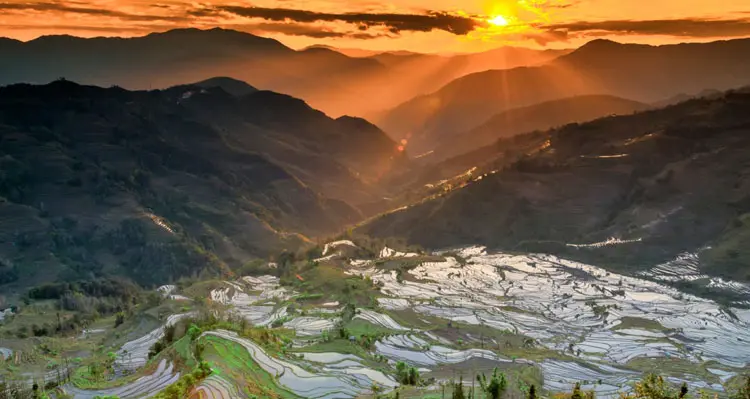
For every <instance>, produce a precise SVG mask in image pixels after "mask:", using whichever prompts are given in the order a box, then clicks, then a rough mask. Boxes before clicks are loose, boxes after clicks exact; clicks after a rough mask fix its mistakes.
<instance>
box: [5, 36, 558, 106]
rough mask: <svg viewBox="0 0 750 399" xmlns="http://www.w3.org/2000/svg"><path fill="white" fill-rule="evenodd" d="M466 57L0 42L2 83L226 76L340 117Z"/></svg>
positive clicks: (234, 43) (171, 41)
mask: <svg viewBox="0 0 750 399" xmlns="http://www.w3.org/2000/svg"><path fill="white" fill-rule="evenodd" d="M526 53H527V54H526V56H524V57H520V56H519V57H502V56H498V57H497V58H496V59H495V61H496V62H495V61H493V59H492V57H490V59H488V60H484V61H482V62H484V63H485V64H483V65H482V66H480V68H481V69H484V68H485V67H486V65H494V67H498V68H499V67H507V66H510V65H512V66H517V65H526V64H527V63H537V62H541V61H547V60H549V59H550V58H551V57H554V56H555V54H551V53H548V52H535V51H534V50H527V51H526ZM394 56H397V57H402V56H400V55H394ZM461 57H465V56H457V57H456V58H455V59H453V58H450V59H443V58H442V57H437V58H435V57H429V58H423V57H422V56H419V58H420V62H419V63H418V64H414V65H411V66H409V65H405V64H402V63H399V65H398V66H395V65H391V66H388V65H384V64H383V63H382V62H380V61H379V60H378V57H377V56H376V57H350V56H347V55H344V54H342V53H340V52H337V51H335V50H333V49H331V48H328V47H326V46H315V47H312V48H306V49H302V50H294V49H291V48H289V47H287V46H285V45H283V44H282V43H280V42H278V41H276V40H274V39H269V38H263V37H259V36H255V35H252V34H248V33H243V32H238V31H233V30H227V29H220V28H215V29H208V30H199V29H192V28H190V29H175V30H171V31H166V32H160V33H152V34H149V35H146V36H142V37H133V38H118V37H99V38H91V39H84V38H77V37H73V36H43V37H40V38H38V39H35V40H31V41H28V42H20V41H16V40H9V39H5V40H0V85H4V84H12V83H24V82H25V83H37V84H44V83H48V82H51V81H53V80H55V79H58V78H60V77H64V78H66V79H69V80H73V81H77V82H81V83H84V84H93V85H98V86H103V87H106V86H111V85H118V86H121V87H124V88H126V89H131V90H133V89H138V90H143V89H161V88H167V87H171V86H175V85H181V84H185V83H186V82H197V81H201V80H204V79H207V78H210V77H214V76H226V77H230V78H233V79H238V80H243V81H246V82H248V83H249V84H251V85H252V86H254V87H256V88H258V89H264V90H273V91H276V92H280V93H286V94H290V95H292V96H295V97H299V98H303V99H305V101H307V102H308V103H310V104H311V105H312V106H314V107H315V108H316V109H321V110H323V111H324V112H326V113H327V114H329V115H331V116H334V117H338V116H341V115H357V116H362V117H369V116H370V115H373V114H374V113H377V112H380V111H382V110H386V109H389V108H392V107H393V106H395V105H397V104H398V103H400V102H403V101H406V100H407V99H409V98H412V97H414V96H415V95H419V94H422V93H427V92H430V91H433V90H435V89H437V88H439V87H440V86H442V85H443V84H445V83H447V82H449V81H450V80H452V79H455V78H456V77H458V76H462V75H463V74H465V73H469V72H472V71H474V70H476V69H472V68H473V67H472V65H473V61H468V60H467V59H465V58H461ZM425 62H426V63H425ZM493 62H494V64H493ZM487 63H489V64H487Z"/></svg>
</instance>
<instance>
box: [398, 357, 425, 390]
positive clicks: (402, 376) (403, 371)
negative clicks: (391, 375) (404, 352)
mask: <svg viewBox="0 0 750 399" xmlns="http://www.w3.org/2000/svg"><path fill="white" fill-rule="evenodd" d="M396 380H398V382H399V383H401V384H402V385H415V386H416V385H419V383H420V382H421V381H422V379H421V378H420V376H419V370H417V369H416V368H415V367H409V366H407V365H406V363H404V362H398V363H396Z"/></svg>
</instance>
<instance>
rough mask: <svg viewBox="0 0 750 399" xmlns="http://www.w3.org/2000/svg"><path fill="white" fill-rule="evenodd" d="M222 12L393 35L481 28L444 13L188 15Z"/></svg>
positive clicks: (249, 10)
mask: <svg viewBox="0 0 750 399" xmlns="http://www.w3.org/2000/svg"><path fill="white" fill-rule="evenodd" d="M222 11H223V12H228V13H231V14H235V15H239V16H242V17H247V18H262V19H265V20H268V21H279V22H281V21H294V22H301V23H312V22H344V23H347V24H353V25H356V26H357V27H358V28H359V29H360V30H367V29H369V28H370V27H373V26H381V27H385V28H387V29H388V30H389V31H390V32H392V33H400V32H402V31H414V32H430V31H433V30H443V31H446V32H450V33H453V34H456V35H465V34H467V33H469V32H471V31H473V30H474V29H476V28H477V27H480V26H482V25H483V23H482V22H480V21H478V20H476V19H474V18H471V17H467V16H461V15H454V14H450V13H445V12H428V13H426V14H393V13H392V14H380V13H362V12H352V13H323V12H314V11H306V10H297V9H291V8H262V7H240V6H219V7H215V8H204V9H197V10H194V11H191V14H192V15H198V16H205V15H210V14H212V13H217V12H222Z"/></svg>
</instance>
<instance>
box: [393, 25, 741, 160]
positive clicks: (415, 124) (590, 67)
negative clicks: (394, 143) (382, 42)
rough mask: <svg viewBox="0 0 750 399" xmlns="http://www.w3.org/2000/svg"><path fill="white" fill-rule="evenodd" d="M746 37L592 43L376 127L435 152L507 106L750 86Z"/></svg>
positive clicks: (475, 82)
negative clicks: (440, 142)
mask: <svg viewBox="0 0 750 399" xmlns="http://www.w3.org/2000/svg"><path fill="white" fill-rule="evenodd" d="M748 64H750V39H740V40H732V41H723V42H713V43H706V44H679V45H669V46H659V47H654V46H646V45H636V44H619V43H615V42H610V41H605V40H596V41H593V42H590V43H588V44H587V45H584V46H583V47H581V48H579V49H578V50H576V51H574V52H572V53H570V54H568V55H565V56H562V57H560V58H557V59H555V60H553V61H551V62H549V63H548V64H546V65H544V66H541V67H531V68H515V69H509V70H502V71H487V72H481V73H476V74H472V75H468V76H465V77H462V78H459V79H457V80H455V81H453V82H451V83H450V84H448V85H446V86H444V87H443V88H441V89H440V90H438V91H437V92H435V93H433V94H430V95H425V96H421V97H417V98H414V99H412V100H410V101H408V102H406V103H404V104H402V105H400V106H398V107H396V108H394V109H393V110H391V111H390V112H389V113H388V114H387V115H385V116H384V117H382V118H381V119H380V120H379V123H378V125H379V126H381V127H382V128H384V129H385V130H386V131H388V132H389V133H390V134H391V135H393V136H394V137H399V135H401V136H404V137H405V136H407V135H410V136H411V139H410V141H411V145H410V151H411V152H412V153H415V154H418V153H422V152H427V151H429V150H432V149H434V147H433V146H434V145H435V144H434V143H435V140H434V138H435V137H441V136H445V135H451V134H456V133H455V132H462V131H467V130H469V129H472V128H474V127H476V126H478V125H480V124H482V123H483V122H484V121H486V120H487V118H489V117H491V116H492V115H494V114H496V113H498V112H501V111H504V110H507V109H511V108H517V107H524V106H529V105H533V104H537V103H540V102H544V101H550V100H555V99H561V98H565V97H571V96H577V95H590V94H608V95H614V96H619V97H624V98H628V99H632V100H635V101H640V102H645V103H649V102H656V101H660V100H663V99H664V98H668V97H671V96H674V95H676V94H678V93H684V92H688V93H693V92H694V93H697V92H700V91H701V90H703V89H705V88H707V87H711V88H715V89H719V90H727V89H731V88H733V87H740V86H743V85H746V84H747V83H748V82H750V69H748V68H747V65H748Z"/></svg>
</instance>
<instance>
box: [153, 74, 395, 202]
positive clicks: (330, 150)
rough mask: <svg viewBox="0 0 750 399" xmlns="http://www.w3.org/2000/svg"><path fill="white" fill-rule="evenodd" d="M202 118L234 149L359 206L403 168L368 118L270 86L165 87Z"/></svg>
mask: <svg viewBox="0 0 750 399" xmlns="http://www.w3.org/2000/svg"><path fill="white" fill-rule="evenodd" d="M167 93H169V95H170V96H172V97H173V98H174V101H179V102H180V104H181V105H182V106H183V107H186V108H188V109H190V111H191V115H192V116H193V117H194V118H198V119H199V120H200V121H201V122H202V123H205V124H208V125H211V126H216V127H217V128H219V129H220V130H221V131H223V132H225V138H226V140H228V141H229V142H230V143H231V144H232V145H234V146H237V147H239V148H242V149H245V150H248V151H253V152H259V153H262V154H264V155H265V156H267V157H268V158H269V159H270V160H272V161H274V162H275V163H277V164H279V165H283V166H284V167H285V168H286V169H287V170H289V171H291V172H292V173H293V174H294V175H295V176H297V177H298V178H300V179H301V180H302V181H303V182H305V184H307V185H309V186H310V187H312V188H313V189H314V190H315V191H318V192H320V193H323V194H324V195H326V196H328V197H330V198H334V199H338V200H341V201H346V202H348V203H350V204H352V205H355V206H358V205H360V204H362V203H371V202H373V201H377V200H378V199H380V198H381V197H382V196H383V194H384V192H383V188H384V187H383V186H382V184H381V180H382V179H383V177H384V176H387V175H389V174H390V173H391V172H392V171H394V170H399V171H400V170H403V169H405V168H408V161H407V159H406V156H405V155H404V154H403V153H401V152H399V151H398V149H397V145H396V143H395V142H393V141H392V140H390V139H389V138H388V136H386V135H385V133H383V132H382V131H381V130H380V129H378V128H377V127H375V126H373V125H372V124H370V123H369V122H367V121H365V120H362V119H358V118H351V117H341V118H338V119H331V118H329V117H328V116H326V115H325V114H324V113H322V112H320V111H318V110H315V109H313V108H312V107H310V106H309V105H307V104H306V103H305V102H304V101H302V100H300V99H297V98H294V97H291V96H288V95H285V94H279V93H275V92H270V91H257V92H253V93H251V94H249V95H246V96H242V97H239V98H236V97H233V96H227V95H226V94H225V92H224V91H223V90H195V89H191V87H189V86H188V87H185V86H176V87H174V88H171V89H169V90H167Z"/></svg>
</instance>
